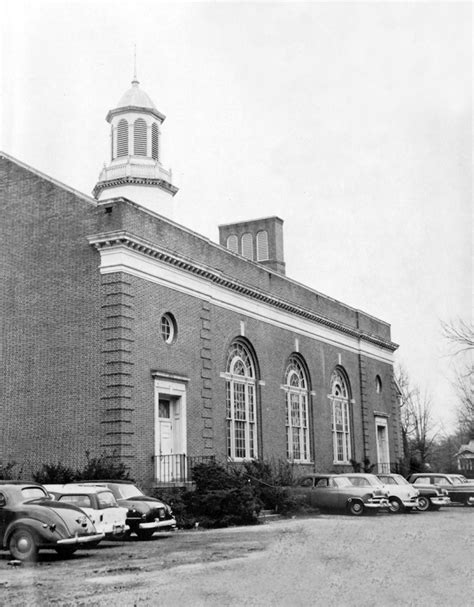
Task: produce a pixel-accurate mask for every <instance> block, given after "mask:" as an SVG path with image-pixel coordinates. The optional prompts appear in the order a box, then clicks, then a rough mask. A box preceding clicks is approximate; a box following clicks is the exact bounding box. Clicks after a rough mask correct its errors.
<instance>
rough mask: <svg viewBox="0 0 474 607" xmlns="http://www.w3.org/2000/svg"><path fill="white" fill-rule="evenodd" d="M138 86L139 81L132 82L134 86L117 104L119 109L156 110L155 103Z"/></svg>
mask: <svg viewBox="0 0 474 607" xmlns="http://www.w3.org/2000/svg"><path fill="white" fill-rule="evenodd" d="M138 85H139V82H138V80H132V86H131V87H130V88H129V89H128V91H126V92H125V93H124V94H123V95H122V97H121V99H120V101H119V102H118V104H117V109H118V108H123V107H130V106H133V107H140V108H147V109H150V110H156V106H155V104H154V103H153V101H152V100H151V99H150V97H149V96H148V95H147V94H146V93H145V91H143V90H142V89H141V88H140V87H139V86H138Z"/></svg>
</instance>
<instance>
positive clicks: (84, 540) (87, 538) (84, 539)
mask: <svg viewBox="0 0 474 607" xmlns="http://www.w3.org/2000/svg"><path fill="white" fill-rule="evenodd" d="M103 539H104V534H103V533H94V535H76V536H75V537H68V538H66V539H64V540H58V541H57V542H56V543H57V544H60V545H61V546H68V545H71V544H88V543H90V542H99V541H100V540H103Z"/></svg>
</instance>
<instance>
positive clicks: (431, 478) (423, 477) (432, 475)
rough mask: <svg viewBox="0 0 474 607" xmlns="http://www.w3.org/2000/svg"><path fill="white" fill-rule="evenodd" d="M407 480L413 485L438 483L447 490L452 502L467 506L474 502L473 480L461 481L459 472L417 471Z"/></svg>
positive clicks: (429, 485) (420, 485)
mask: <svg viewBox="0 0 474 607" xmlns="http://www.w3.org/2000/svg"><path fill="white" fill-rule="evenodd" d="M408 481H409V482H410V483H412V484H413V485H414V486H415V487H417V488H418V487H422V486H428V487H431V486H433V485H438V486H439V487H441V489H444V490H446V491H447V492H448V496H449V498H450V500H451V501H452V502H458V503H461V504H465V505H466V506H469V505H471V504H474V482H469V481H467V482H466V481H463V479H462V478H460V475H459V474H441V473H438V472H419V473H417V474H412V475H411V476H410V477H409V478H408Z"/></svg>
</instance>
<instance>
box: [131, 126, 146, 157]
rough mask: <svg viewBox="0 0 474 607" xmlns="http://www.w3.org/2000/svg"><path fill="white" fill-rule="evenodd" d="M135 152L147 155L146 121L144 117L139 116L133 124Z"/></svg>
mask: <svg viewBox="0 0 474 607" xmlns="http://www.w3.org/2000/svg"><path fill="white" fill-rule="evenodd" d="M133 153H134V154H135V156H146V122H145V121H144V120H143V118H137V120H135V123H134V125H133Z"/></svg>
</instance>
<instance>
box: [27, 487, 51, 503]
mask: <svg viewBox="0 0 474 607" xmlns="http://www.w3.org/2000/svg"><path fill="white" fill-rule="evenodd" d="M21 494H22V496H23V499H25V500H38V499H41V498H43V499H46V498H48V497H49V494H48V493H46V491H45V490H44V489H43V488H42V487H22V489H21Z"/></svg>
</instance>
